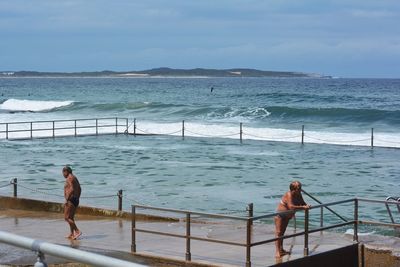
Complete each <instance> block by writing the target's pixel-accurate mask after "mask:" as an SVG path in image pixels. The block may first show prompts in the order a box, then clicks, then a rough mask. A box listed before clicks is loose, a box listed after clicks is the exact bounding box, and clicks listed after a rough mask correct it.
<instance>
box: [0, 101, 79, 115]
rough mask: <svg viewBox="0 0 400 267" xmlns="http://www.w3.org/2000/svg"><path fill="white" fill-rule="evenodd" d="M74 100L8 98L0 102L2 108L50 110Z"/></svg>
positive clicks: (64, 105) (11, 109) (71, 102)
mask: <svg viewBox="0 0 400 267" xmlns="http://www.w3.org/2000/svg"><path fill="white" fill-rule="evenodd" d="M73 103H74V101H38V100H20V99H8V100H6V101H4V102H3V103H2V104H0V109H2V110H7V111H32V112H40V111H49V110H53V109H58V108H62V107H67V106H70V105H72V104H73Z"/></svg>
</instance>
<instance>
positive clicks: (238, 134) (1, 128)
mask: <svg viewBox="0 0 400 267" xmlns="http://www.w3.org/2000/svg"><path fill="white" fill-rule="evenodd" d="M105 120H108V121H110V120H111V121H112V123H110V122H108V123H103V124H99V121H105ZM88 121H92V122H93V124H90V125H84V126H82V125H81V126H79V125H77V124H78V123H79V122H88ZM120 121H123V123H122V124H121V123H120ZM45 123H48V124H49V123H51V124H52V126H49V127H47V128H37V127H36V128H35V127H34V126H37V125H38V124H45ZM61 123H64V124H65V123H73V124H74V125H73V126H64V127H57V124H58V125H60V124H61ZM181 124H182V126H181V127H178V128H177V129H176V130H174V131H172V132H159V131H156V132H151V131H149V130H144V129H140V128H138V127H137V120H136V118H134V119H133V120H132V121H131V123H129V119H128V118H118V117H111V118H98V119H96V118H90V119H72V120H68V119H60V120H44V121H32V122H27V121H25V122H3V123H0V134H3V135H5V137H2V138H5V139H11V136H10V134H18V133H27V136H24V137H18V139H32V138H35V137H38V138H39V137H40V138H46V137H53V138H54V137H56V136H57V135H56V131H66V130H74V134H68V135H58V136H60V137H61V136H62V137H64V136H78V135H99V129H101V128H110V129H112V128H113V127H115V133H116V134H118V133H119V129H120V128H121V127H123V129H124V130H123V131H122V132H123V133H125V134H130V135H133V136H136V135H181V137H182V139H183V140H184V139H185V137H186V136H187V134H186V132H188V133H190V134H192V136H194V137H215V138H221V137H222V138H227V137H229V138H239V141H240V143H242V142H243V141H244V139H245V137H246V136H247V137H250V139H254V138H255V139H257V140H266V141H288V142H300V143H301V144H302V145H304V144H305V143H306V140H305V139H306V138H308V140H311V143H321V142H322V143H328V144H337V145H356V146H357V145H361V146H370V147H371V148H374V147H375V146H377V145H376V142H375V143H374V140H377V141H379V142H381V143H380V145H378V146H381V147H394V148H398V147H400V142H395V141H392V140H383V139H380V138H376V137H375V135H374V129H373V128H371V135H370V136H368V137H367V136H366V137H365V138H363V139H358V140H346V141H344V140H326V139H323V138H321V137H319V136H316V135H315V136H314V135H313V134H311V135H310V134H308V133H307V134H306V132H305V128H304V125H302V126H301V129H300V130H299V132H298V133H296V134H294V135H291V136H264V135H260V134H259V133H257V134H255V133H253V132H251V131H246V130H244V126H243V123H239V129H238V131H234V132H230V133H225V134H208V133H199V132H196V131H194V130H191V129H190V127H188V126H187V124H186V122H185V121H184V120H183V121H182V122H181ZM16 125H20V126H24V127H23V128H22V129H21V127H20V128H19V129H15V127H16ZM132 125H133V130H132V131H131V132H129V128H131V126H132ZM13 127H14V129H11V128H13ZM83 129H86V130H87V129H93V130H94V133H91V134H88V133H85V134H78V132H77V131H78V130H83ZM44 131H49V132H50V134H49V135H46V136H34V133H37V132H44ZM110 133H112V132H110V131H109V132H107V134H110ZM13 139H16V138H13ZM296 140H297V141H296ZM313 140H314V141H313Z"/></svg>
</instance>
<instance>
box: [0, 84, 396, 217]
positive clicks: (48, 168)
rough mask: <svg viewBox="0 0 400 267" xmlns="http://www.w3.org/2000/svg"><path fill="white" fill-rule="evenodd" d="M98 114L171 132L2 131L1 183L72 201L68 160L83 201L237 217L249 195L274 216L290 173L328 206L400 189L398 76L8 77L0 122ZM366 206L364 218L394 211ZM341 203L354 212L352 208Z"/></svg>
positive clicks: (1, 87)
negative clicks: (66, 192)
mask: <svg viewBox="0 0 400 267" xmlns="http://www.w3.org/2000/svg"><path fill="white" fill-rule="evenodd" d="M101 117H121V118H128V119H129V126H130V127H129V131H130V132H132V131H133V125H132V122H133V119H136V124H137V131H138V133H157V134H162V135H140V136H136V137H134V136H132V135H118V136H114V135H107V136H98V137H96V136H86V137H77V138H74V137H63V138H55V139H51V138H49V139H33V140H13V141H11V140H5V139H4V138H2V139H0V151H1V153H0V185H2V184H4V183H7V182H8V181H9V180H10V179H12V178H14V177H17V178H18V181H19V183H20V185H21V186H20V187H19V195H20V196H21V197H22V196H24V197H32V198H37V199H49V200H55V201H63V199H62V190H63V180H64V178H63V177H62V175H61V169H62V167H63V165H65V164H70V165H71V166H72V168H73V169H74V172H75V174H76V175H77V177H78V179H79V180H80V181H81V183H82V186H83V197H84V198H83V199H82V201H81V203H82V204H83V205H95V206H101V207H108V208H116V203H117V200H116V197H101V196H102V195H104V196H108V195H110V194H111V195H112V194H116V193H117V191H118V190H120V189H122V190H124V193H123V194H124V196H125V198H124V209H125V210H128V209H129V208H130V205H131V204H132V203H142V204H147V205H154V206H164V207H171V208H182V209H194V210H198V211H207V212H216V213H228V214H239V215H245V214H246V212H245V208H246V205H247V203H254V207H255V214H263V213H269V212H273V211H274V210H275V207H276V205H277V203H278V201H279V198H280V197H281V195H282V194H283V193H284V192H285V191H287V190H288V186H289V183H290V181H292V180H300V181H301V182H302V183H303V188H304V189H305V190H306V191H307V192H309V193H312V194H313V195H314V196H315V197H317V198H319V199H320V200H321V201H322V202H329V201H335V200H341V199H346V198H353V197H356V196H358V197H367V198H373V199H380V200H384V199H385V198H386V197H387V196H391V195H394V196H399V187H398V186H399V183H398V181H399V178H400V164H399V159H400V150H399V149H398V148H400V80H399V79H312V78H1V79H0V123H1V122H13V121H37V120H58V119H80V118H101ZM183 120H184V121H185V139H184V140H182V138H181V129H182V121H183ZM240 123H242V127H243V128H242V131H243V142H242V143H240V141H239V132H240V128H239V127H240ZM303 125H304V131H305V132H304V142H305V143H304V145H302V144H301V135H302V132H301V130H302V127H303ZM372 128H374V145H375V147H374V148H373V149H372V148H371V147H370V145H371V129H372ZM23 186H24V187H23ZM25 187H26V188H25ZM32 189H36V190H38V191H33V190H32ZM0 193H1V194H3V195H10V194H11V193H12V188H11V187H4V188H0ZM96 196H99V198H95V197H96ZM85 197H86V198H85ZM305 199H306V200H307V201H309V202H310V203H311V204H314V202H313V201H311V200H310V199H308V198H307V197H305ZM370 205H371V204H368V206H370ZM368 206H367V205H366V208H365V209H363V208H362V209H360V210H361V211H362V213H363V214H362V216H365V218H375V219H376V218H377V217H380V218H382V219H388V218H386V217H387V214H385V211H384V210H383V211H382V210H381V209H379V208H378V207H379V205H377V206H376V207H374V208H371V207H368ZM367 208H368V209H367ZM336 209H337V210H338V211H340V212H343V213H344V215H348V216H349V217H351V208H350V207H347V206H346V205H344V206H343V208H340V207H337V208H336ZM315 213H316V214H317V213H318V212H317V211H315ZM325 213H326V216H327V220H334V217H333V216H331V215H329V214H328V213H327V212H325ZM397 215H398V214H396V216H397ZM315 216H317V215H315ZM315 218H316V217H315ZM316 219H317V218H316ZM316 219H315V220H316Z"/></svg>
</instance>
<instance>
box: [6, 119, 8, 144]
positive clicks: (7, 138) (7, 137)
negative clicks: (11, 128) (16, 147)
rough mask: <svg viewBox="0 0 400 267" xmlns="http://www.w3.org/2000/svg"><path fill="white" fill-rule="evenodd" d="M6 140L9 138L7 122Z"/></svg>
mask: <svg viewBox="0 0 400 267" xmlns="http://www.w3.org/2000/svg"><path fill="white" fill-rule="evenodd" d="M6 140H8V123H6Z"/></svg>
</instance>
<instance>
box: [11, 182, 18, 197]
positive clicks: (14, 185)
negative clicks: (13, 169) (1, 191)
mask: <svg viewBox="0 0 400 267" xmlns="http://www.w3.org/2000/svg"><path fill="white" fill-rule="evenodd" d="M12 184H13V187H14V194H13V195H14V197H17V196H18V179H17V178H14V179H13V180H12Z"/></svg>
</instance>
